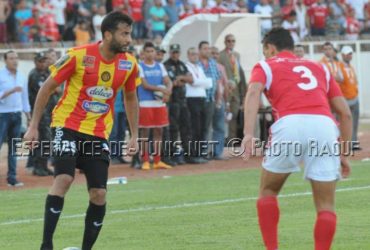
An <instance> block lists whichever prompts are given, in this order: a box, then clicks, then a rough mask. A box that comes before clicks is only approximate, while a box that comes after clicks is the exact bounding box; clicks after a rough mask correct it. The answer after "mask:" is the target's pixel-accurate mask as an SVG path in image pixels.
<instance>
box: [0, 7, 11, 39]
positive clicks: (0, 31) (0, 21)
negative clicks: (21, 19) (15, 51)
mask: <svg viewBox="0 0 370 250" xmlns="http://www.w3.org/2000/svg"><path fill="white" fill-rule="evenodd" d="M10 12H11V7H10V4H9V2H8V0H2V1H0V43H6V42H7V41H8V30H7V28H6V19H8V17H9V15H10Z"/></svg>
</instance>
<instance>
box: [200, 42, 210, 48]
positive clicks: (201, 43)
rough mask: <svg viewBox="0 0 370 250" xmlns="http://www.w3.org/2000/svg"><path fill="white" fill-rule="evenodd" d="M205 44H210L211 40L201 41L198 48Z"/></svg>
mask: <svg viewBox="0 0 370 250" xmlns="http://www.w3.org/2000/svg"><path fill="white" fill-rule="evenodd" d="M204 44H208V45H209V42H207V41H201V42H200V43H199V45H198V49H201V48H202V47H203V45H204Z"/></svg>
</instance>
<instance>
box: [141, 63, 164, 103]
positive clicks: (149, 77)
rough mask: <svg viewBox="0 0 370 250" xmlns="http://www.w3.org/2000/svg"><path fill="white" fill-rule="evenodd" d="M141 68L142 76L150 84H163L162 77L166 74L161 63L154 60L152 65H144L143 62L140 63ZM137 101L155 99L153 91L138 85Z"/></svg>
mask: <svg viewBox="0 0 370 250" xmlns="http://www.w3.org/2000/svg"><path fill="white" fill-rule="evenodd" d="M140 67H141V69H142V72H141V73H142V76H143V77H144V78H145V80H146V81H147V82H148V84H150V85H154V86H159V85H163V77H164V76H166V73H165V72H164V67H163V65H162V64H160V63H158V62H155V63H154V64H153V65H146V64H145V63H144V62H141V63H140ZM138 96H139V101H140V102H142V101H155V100H156V99H155V97H154V92H153V91H151V90H147V89H145V88H144V87H143V86H142V85H140V86H139V87H138Z"/></svg>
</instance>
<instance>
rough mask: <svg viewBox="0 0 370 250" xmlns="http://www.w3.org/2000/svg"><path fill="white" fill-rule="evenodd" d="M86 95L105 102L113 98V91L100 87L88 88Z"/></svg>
mask: <svg viewBox="0 0 370 250" xmlns="http://www.w3.org/2000/svg"><path fill="white" fill-rule="evenodd" d="M86 93H87V95H88V96H90V97H93V98H96V99H103V100H107V99H110V98H112V97H113V89H112V88H106V87H102V86H95V87H90V88H88V89H87V90H86Z"/></svg>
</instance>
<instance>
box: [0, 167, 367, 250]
mask: <svg viewBox="0 0 370 250" xmlns="http://www.w3.org/2000/svg"><path fill="white" fill-rule="evenodd" d="M169 173H170V172H169ZM259 173H260V170H258V169H246V170H239V171H229V172H224V173H211V174H204V175H194V176H177V177H171V178H161V179H152V180H135V181H131V180H129V182H128V184H127V185H112V186H109V191H108V213H107V215H106V218H105V221H104V226H103V229H102V232H101V234H100V237H99V239H98V242H97V243H96V245H95V248H94V249H97V250H100V249H103V250H105V249H106V250H121V249H124V250H126V249H127V250H134V249H135V250H139V249H140V250H147V249H153V250H154V249H155V250H167V249H168V250H170V249H171V250H177V249H191V250H195V249H197V250H198V249H199V250H208V249H209V250H218V249H219V250H225V249H233V250H237V249H251V250H258V249H263V245H262V239H261V236H260V233H259V229H258V224H257V217H256V209H255V201H256V196H257V193H258V183H259ZM369 176H370V163H369V162H354V163H353V173H352V176H351V179H349V180H346V181H342V182H340V183H339V185H338V192H337V204H336V207H337V215H338V228H337V233H336V236H335V242H334V246H333V249H334V250H352V249H353V250H368V249H370V237H369V235H370V219H369V218H370V209H369V207H370V178H369ZM46 192H47V189H30V190H21V191H2V192H1V193H0V202H1V204H0V249H1V250H23V249H24V250H26V249H27V250H29V249H38V248H39V246H40V241H41V235H42V225H43V221H42V217H43V206H44V199H45V196H46ZM309 192H310V185H309V183H308V182H307V181H303V180H302V175H301V174H294V175H292V176H291V177H290V178H289V180H288V182H287V183H286V185H285V188H284V190H283V192H282V197H281V198H280V199H279V203H280V211H281V216H280V224H279V230H280V232H279V234H280V235H279V241H280V249H284V250H285V249H286V250H290V249H291V250H306V249H307V250H309V249H310V250H312V249H313V236H312V235H313V225H314V221H315V217H316V214H315V211H314V206H313V202H312V197H311V195H310V194H309ZM87 204H88V199H87V193H86V187H85V186H84V185H75V186H73V188H72V189H71V190H70V192H69V193H68V195H67V197H66V200H65V205H64V211H63V214H62V218H61V219H60V221H59V225H58V227H57V231H56V234H55V240H54V247H55V249H56V250H60V249H63V248H65V247H68V246H80V245H81V240H82V233H83V226H84V215H83V214H84V212H85V210H86V207H87Z"/></svg>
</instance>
